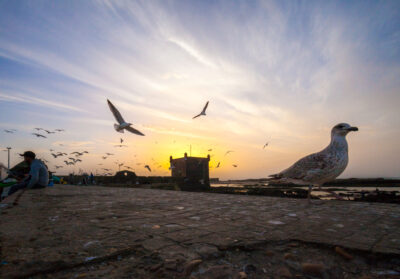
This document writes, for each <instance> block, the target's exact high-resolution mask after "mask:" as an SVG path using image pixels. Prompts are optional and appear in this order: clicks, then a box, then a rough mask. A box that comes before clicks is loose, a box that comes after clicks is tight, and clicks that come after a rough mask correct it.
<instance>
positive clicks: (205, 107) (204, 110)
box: [202, 101, 209, 113]
mask: <svg viewBox="0 0 400 279" xmlns="http://www.w3.org/2000/svg"><path fill="white" fill-rule="evenodd" d="M208 103H209V101H207V103H206V105H205V106H204V108H203V111H202V112H204V113H205V112H206V109H207V107H208Z"/></svg>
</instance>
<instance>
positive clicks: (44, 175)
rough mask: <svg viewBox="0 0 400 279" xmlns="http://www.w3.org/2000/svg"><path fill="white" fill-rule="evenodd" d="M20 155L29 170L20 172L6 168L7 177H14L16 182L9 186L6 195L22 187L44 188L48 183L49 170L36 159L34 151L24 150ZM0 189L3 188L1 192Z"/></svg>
mask: <svg viewBox="0 0 400 279" xmlns="http://www.w3.org/2000/svg"><path fill="white" fill-rule="evenodd" d="M21 156H23V157H24V162H25V163H26V164H27V165H28V167H29V172H28V173H22V174H21V173H14V172H12V171H10V170H8V178H15V179H16V180H17V181H18V182H17V184H14V185H12V186H11V188H10V189H9V191H8V195H7V197H8V196H11V195H12V194H14V193H15V192H17V191H19V190H22V189H39V188H45V187H47V185H48V183H49V171H48V170H47V167H46V165H45V164H44V163H43V162H42V161H41V160H39V159H36V154H35V153H33V152H32V151H26V152H24V154H21ZM2 190H3V188H1V190H0V191H1V192H2ZM0 196H1V193H0Z"/></svg>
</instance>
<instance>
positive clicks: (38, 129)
mask: <svg viewBox="0 0 400 279" xmlns="http://www.w3.org/2000/svg"><path fill="white" fill-rule="evenodd" d="M35 130H36V131H40V130H43V128H35Z"/></svg>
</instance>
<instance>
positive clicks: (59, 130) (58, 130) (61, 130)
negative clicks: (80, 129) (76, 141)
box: [54, 129, 65, 132]
mask: <svg viewBox="0 0 400 279" xmlns="http://www.w3.org/2000/svg"><path fill="white" fill-rule="evenodd" d="M54 131H56V132H64V131H65V130H64V129H55V130H54Z"/></svg>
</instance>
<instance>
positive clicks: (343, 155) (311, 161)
mask: <svg viewBox="0 0 400 279" xmlns="http://www.w3.org/2000/svg"><path fill="white" fill-rule="evenodd" d="M107 104H108V106H109V108H110V111H111V112H112V114H113V116H114V118H115V120H116V121H117V124H114V129H115V130H116V131H117V132H119V133H124V132H125V131H127V132H130V133H133V134H135V135H138V136H145V135H144V134H143V133H142V132H140V131H139V130H137V129H135V128H134V127H132V125H133V124H132V123H130V122H126V121H125V120H124V118H123V117H122V115H121V113H120V112H119V111H118V109H117V108H116V107H115V106H114V105H113V104H112V103H111V101H110V100H108V99H107ZM208 105H209V101H207V103H206V104H205V106H204V107H203V109H202V111H201V112H200V113H199V114H197V115H195V116H194V117H193V119H196V118H198V117H201V116H206V111H207V108H208ZM34 129H35V130H36V131H37V132H34V133H32V135H34V136H36V137H38V138H47V137H46V136H45V135H43V133H46V134H47V135H50V134H55V133H58V132H64V129H55V130H54V131H50V130H47V129H44V128H34ZM16 131H17V130H15V129H6V130H4V132H6V133H10V134H13V133H15V132H16ZM352 131H358V128H357V127H352V126H350V125H349V124H347V123H339V124H337V125H335V126H334V127H333V128H332V130H331V142H330V144H329V145H328V146H327V147H326V148H325V149H323V150H322V151H320V152H317V153H313V154H311V155H308V156H306V157H304V158H302V159H300V160H298V161H297V162H296V163H295V164H293V165H292V166H291V167H289V168H287V169H285V170H283V171H281V172H279V173H277V174H273V175H271V176H270V181H271V182H285V183H287V182H291V183H294V184H300V185H309V198H310V193H311V190H312V187H314V186H316V187H318V188H320V189H321V185H322V184H324V183H325V182H328V181H331V180H333V179H335V178H336V177H338V176H339V175H340V174H341V173H342V172H343V171H344V170H345V169H346V167H347V164H348V144H347V141H346V135H347V134H348V133H349V132H352ZM40 132H42V133H40ZM123 143H124V139H122V138H120V143H119V144H117V145H114V146H115V147H119V148H122V147H127V145H125V144H123ZM268 145H269V143H268V142H266V143H265V144H264V145H263V149H265V148H266V147H267V146H268ZM60 146H62V144H60ZM50 151H51V152H52V153H51V155H52V156H53V157H54V158H55V159H56V158H58V157H63V156H68V155H74V156H71V157H68V158H67V159H66V160H64V163H65V164H66V165H67V166H68V165H75V164H77V163H80V162H82V159H81V157H82V156H83V155H85V154H88V153H89V152H88V151H81V152H79V151H74V152H72V153H70V154H67V153H65V152H54V150H52V149H50ZM208 151H209V152H211V151H212V149H208ZM232 152H234V151H233V150H228V151H226V152H225V155H224V156H227V155H229V154H230V153H232ZM113 155H114V154H112V153H105V156H102V159H104V160H106V159H107V158H108V157H109V156H113ZM45 161H46V160H45ZM153 161H154V159H153ZM46 162H47V161H46ZM115 163H116V164H117V165H118V167H119V168H121V167H122V166H124V163H120V162H115ZM140 164H141V163H137V165H140ZM99 165H102V164H99ZM220 166H221V162H218V164H217V166H216V168H219V167H220ZM232 166H233V167H234V168H237V167H238V165H237V164H233V165H232ZM55 167H56V169H59V168H62V166H60V165H56V166H55ZM125 167H126V168H127V169H132V168H131V167H129V166H125ZM159 167H161V165H159ZM144 168H145V169H147V170H148V171H149V172H151V171H152V170H151V167H150V166H149V165H148V164H145V165H144ZM170 169H171V167H170ZM103 170H104V171H107V172H109V171H111V170H110V169H108V168H103ZM107 174H108V173H107ZM328 192H329V191H328ZM330 193H331V194H334V193H332V192H330Z"/></svg>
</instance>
